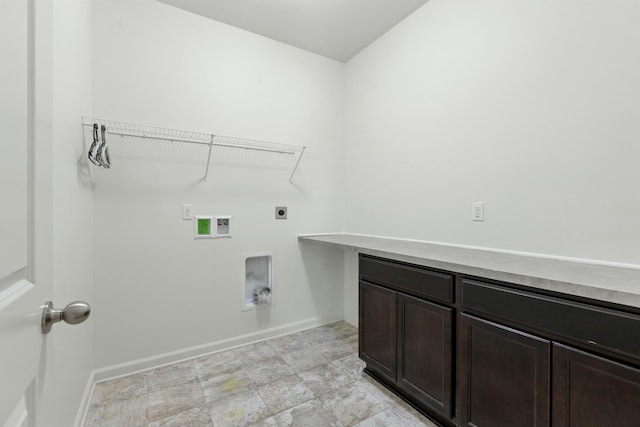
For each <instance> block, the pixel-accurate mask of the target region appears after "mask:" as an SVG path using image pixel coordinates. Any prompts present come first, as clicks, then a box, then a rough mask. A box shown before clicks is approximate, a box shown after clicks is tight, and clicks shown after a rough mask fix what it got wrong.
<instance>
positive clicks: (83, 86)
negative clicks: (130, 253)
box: [40, 0, 94, 426]
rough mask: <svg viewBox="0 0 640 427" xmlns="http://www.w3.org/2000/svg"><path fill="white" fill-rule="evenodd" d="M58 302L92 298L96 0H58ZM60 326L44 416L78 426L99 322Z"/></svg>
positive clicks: (52, 422) (53, 339) (52, 346)
mask: <svg viewBox="0 0 640 427" xmlns="http://www.w3.org/2000/svg"><path fill="white" fill-rule="evenodd" d="M52 17H53V18H52V19H53V23H52V24H53V40H52V49H53V64H52V67H53V94H52V95H53V117H52V120H53V123H52V129H53V135H52V137H53V149H52V156H53V159H52V164H53V183H52V185H53V218H52V233H53V302H54V306H55V307H56V308H63V307H64V306H65V305H67V304H68V303H70V302H72V301H75V300H84V301H87V302H89V303H90V304H92V303H93V300H94V298H93V292H92V290H93V286H92V281H93V268H92V263H93V256H92V241H93V239H92V237H93V232H92V229H93V220H92V216H93V204H92V196H91V185H90V184H91V183H90V180H89V176H88V175H87V172H88V168H87V165H86V163H87V161H86V160H85V158H84V152H83V139H82V130H81V127H80V117H81V116H82V114H90V113H91V92H92V84H91V77H92V76H91V54H92V53H91V25H92V22H91V21H92V2H91V0H64V1H56V2H54V4H53V15H52ZM93 323H94V318H93V317H90V318H89V320H87V321H86V322H85V323H83V324H81V325H75V326H69V325H57V326H55V327H54V330H53V331H52V333H51V334H49V335H48V336H47V339H46V343H47V353H48V354H49V357H50V362H49V364H48V365H47V370H48V372H47V375H46V383H45V384H44V387H45V394H44V396H43V398H42V402H43V413H42V414H41V417H40V422H41V423H43V425H45V424H46V425H49V426H70V425H73V423H74V419H75V417H76V414H77V411H78V408H79V406H80V403H81V399H82V397H83V392H84V391H85V387H86V386H87V381H88V379H89V377H90V373H91V370H92V369H93V343H94V339H93V326H94V324H93Z"/></svg>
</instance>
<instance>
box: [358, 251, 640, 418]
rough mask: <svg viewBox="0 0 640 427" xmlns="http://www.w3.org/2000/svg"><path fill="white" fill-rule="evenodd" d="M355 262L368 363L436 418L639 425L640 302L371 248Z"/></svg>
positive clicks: (363, 346) (373, 371) (362, 338)
mask: <svg viewBox="0 0 640 427" xmlns="http://www.w3.org/2000/svg"><path fill="white" fill-rule="evenodd" d="M359 267H360V271H359V276H360V295H359V298H360V307H359V309H360V313H359V316H360V317H359V318H360V325H359V326H360V337H359V339H360V341H359V344H360V357H361V358H362V360H364V361H365V362H366V363H367V367H366V370H367V372H369V373H370V374H372V375H373V376H374V377H376V378H377V379H378V380H379V381H381V382H383V383H385V384H386V385H387V386H388V387H389V388H391V389H392V390H394V391H395V392H396V393H397V394H398V395H400V396H402V397H403V398H405V399H406V400H407V401H409V402H410V403H412V404H413V405H415V406H416V407H417V408H419V409H421V410H422V411H423V412H424V413H426V414H428V415H430V416H431V417H433V418H434V419H435V420H437V421H439V422H440V423H441V425H443V426H446V427H453V426H458V427H614V426H615V427H640V339H639V337H640V312H639V311H638V310H636V309H633V308H630V307H622V306H614V305H612V304H606V303H602V302H599V301H593V300H587V299H585V298H569V297H567V296H565V295H562V294H558V293H553V292H548V291H539V290H535V289H531V288H524V287H522V286H517V285H511V284H507V283H502V282H495V281H490V280H485V279H481V278H478V277H473V278H472V277H466V276H464V275H463V274H456V273H449V272H446V271H442V270H433V269H430V268H426V267H421V266H418V265H413V264H407V263H403V262H397V261H392V260H387V259H381V258H378V257H372V256H367V255H361V256H360V264H359ZM569 344H570V345H571V346H569Z"/></svg>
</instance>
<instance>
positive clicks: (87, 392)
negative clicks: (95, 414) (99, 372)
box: [73, 371, 96, 427]
mask: <svg viewBox="0 0 640 427" xmlns="http://www.w3.org/2000/svg"><path fill="white" fill-rule="evenodd" d="M95 385H96V380H95V371H91V373H90V374H89V379H88V380H87V385H86V386H85V388H84V393H83V394H82V399H81V400H80V406H79V407H78V413H77V414H76V419H75V421H74V423H73V426H74V427H82V426H83V425H84V424H85V422H86V418H87V412H89V402H91V396H93V389H94V387H95Z"/></svg>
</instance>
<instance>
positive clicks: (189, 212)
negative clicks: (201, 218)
mask: <svg viewBox="0 0 640 427" xmlns="http://www.w3.org/2000/svg"><path fill="white" fill-rule="evenodd" d="M182 219H193V205H190V204H183V205H182Z"/></svg>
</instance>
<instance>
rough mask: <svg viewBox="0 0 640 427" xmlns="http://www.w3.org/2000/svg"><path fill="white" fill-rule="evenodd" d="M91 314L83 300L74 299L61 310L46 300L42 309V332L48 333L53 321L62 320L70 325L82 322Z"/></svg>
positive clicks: (89, 308)
mask: <svg viewBox="0 0 640 427" xmlns="http://www.w3.org/2000/svg"><path fill="white" fill-rule="evenodd" d="M89 314H91V307H90V306H89V304H87V303H86V302H83V301H74V302H72V303H71V304H69V305H67V306H66V307H65V308H63V309H62V310H59V309H55V308H53V303H52V302H51V301H47V302H46V303H45V304H44V308H43V310H42V333H43V334H48V333H49V332H50V331H51V327H52V326H53V324H54V323H58V322H59V321H61V320H64V321H65V323H68V324H70V325H77V324H78V323H82V322H84V321H85V320H87V318H88V317H89Z"/></svg>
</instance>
